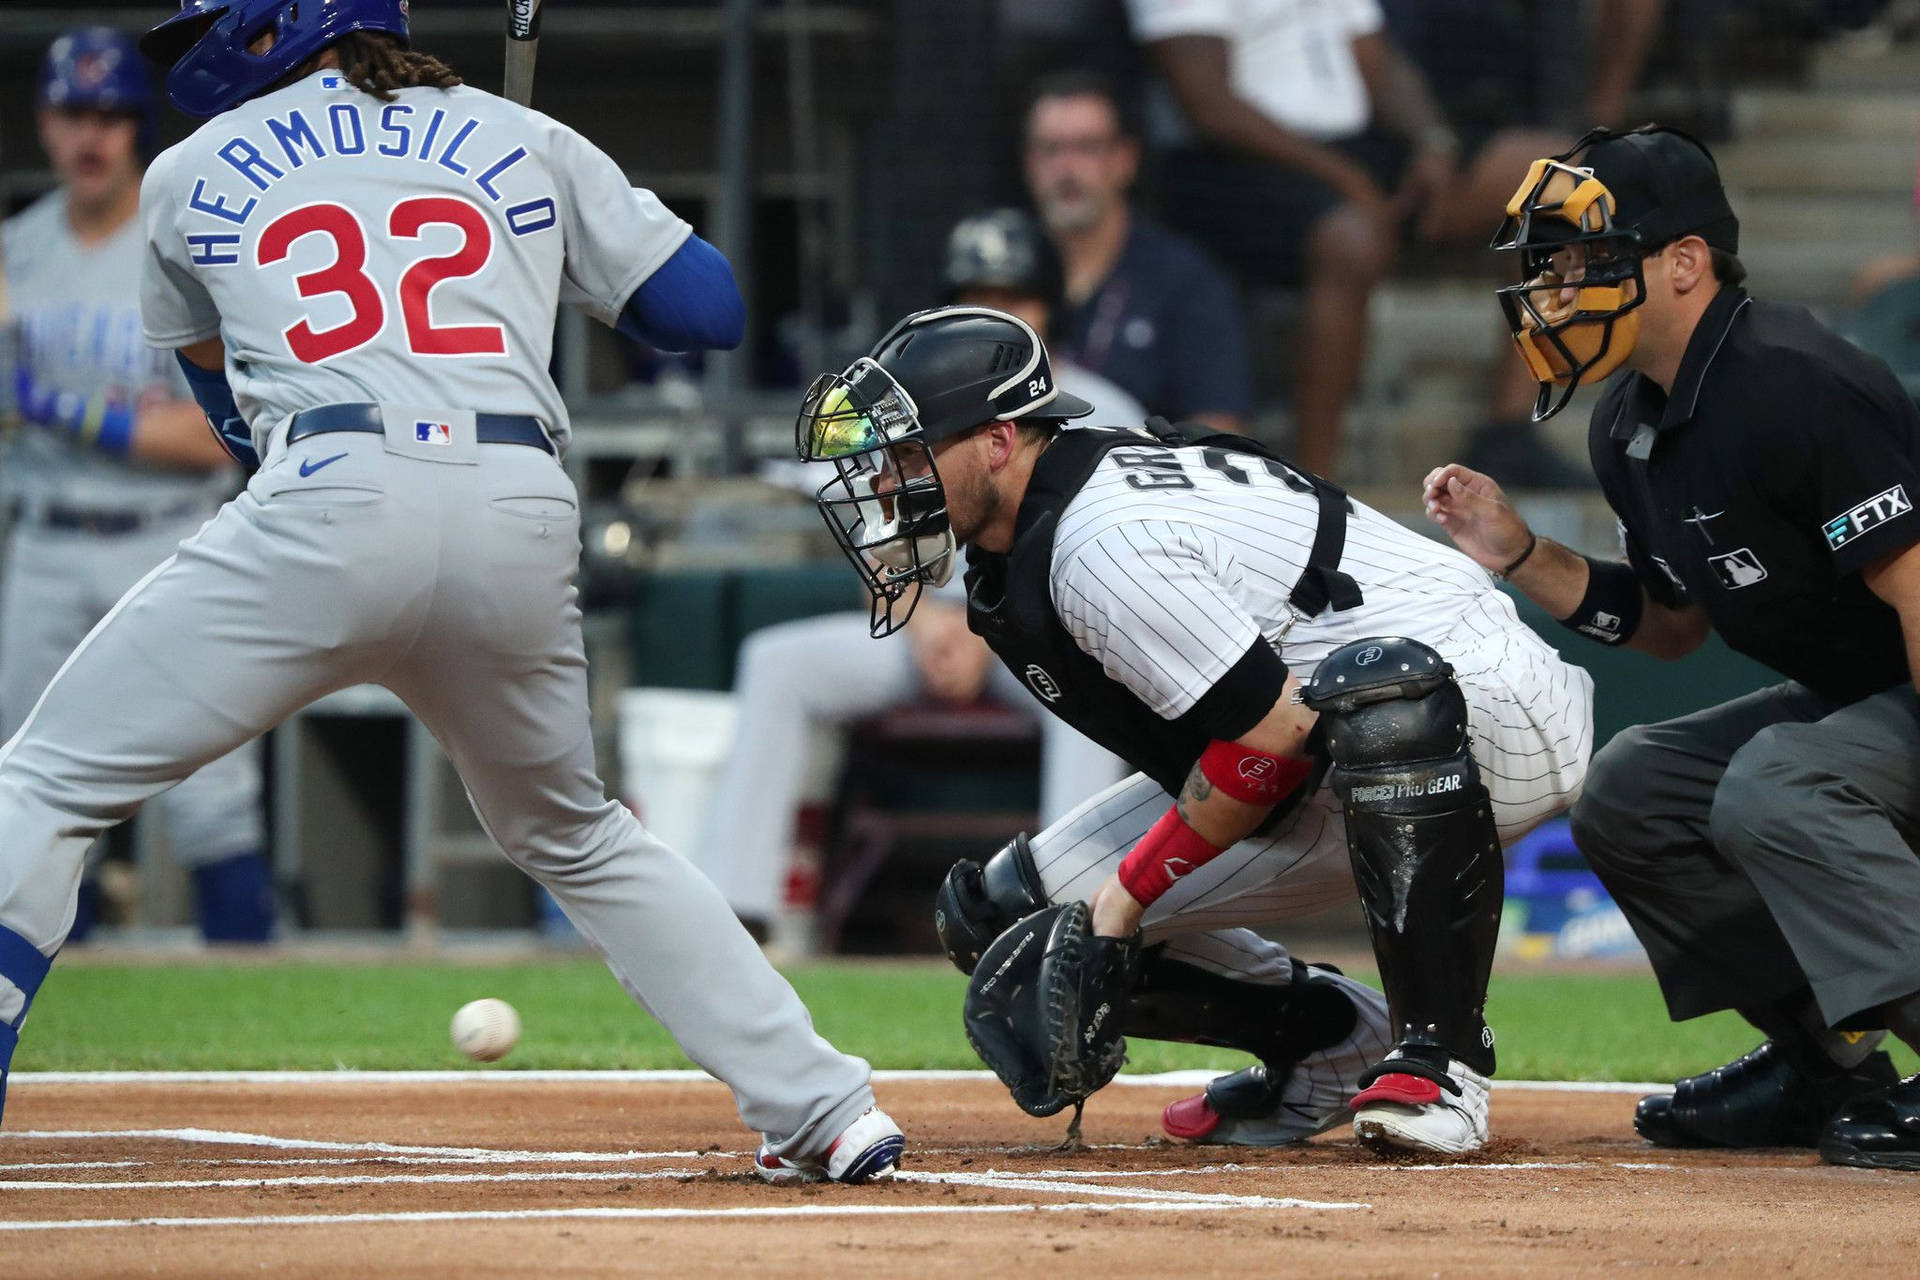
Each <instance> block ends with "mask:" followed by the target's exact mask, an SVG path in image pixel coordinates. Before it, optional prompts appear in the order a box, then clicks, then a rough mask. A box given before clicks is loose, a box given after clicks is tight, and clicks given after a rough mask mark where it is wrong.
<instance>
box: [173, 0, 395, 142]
mask: <svg viewBox="0 0 1920 1280" xmlns="http://www.w3.org/2000/svg"><path fill="white" fill-rule="evenodd" d="M269 31H271V32H272V33H273V47H272V48H270V49H268V50H267V51H266V52H264V53H257V54H256V53H249V52H248V51H247V47H248V46H249V45H251V44H252V43H253V42H254V41H256V40H258V39H259V38H260V37H261V36H263V35H265V34H266V33H268V32H269ZM352 31H384V32H386V33H387V34H388V35H393V36H398V37H399V38H400V39H401V40H405V39H406V38H407V0H180V12H179V13H177V14H175V15H174V16H173V17H171V18H168V19H167V20H166V21H165V22H163V23H161V24H160V25H159V26H157V27H155V28H154V29H153V30H151V31H149V32H147V34H146V35H144V36H142V37H141V38H140V51H141V52H142V53H144V54H146V55H147V57H149V58H151V59H153V60H154V61H155V62H157V63H159V64H160V65H161V66H163V67H166V68H167V97H169V98H171V99H172V100H173V105H174V106H176V107H178V108H180V109H181V110H182V111H184V112H186V113H187V114H188V115H191V116H217V115H219V114H220V113H221V112H222V111H226V110H229V109H230V108H232V107H236V106H238V105H239V104H240V103H242V102H245V101H246V100H247V99H248V98H251V97H254V96H255V95H257V94H260V93H263V92H265V91H266V90H267V89H269V88H271V87H272V86H273V85H275V84H277V83H279V82H280V81H281V80H282V79H284V78H285V77H286V76H287V75H288V74H289V73H291V72H292V71H293V70H294V68H296V67H298V66H299V65H300V64H301V63H303V62H305V61H306V60H307V59H308V58H311V57H313V56H314V55H315V54H317V53H319V52H320V51H321V50H322V49H324V48H326V47H327V46H328V45H330V44H332V43H333V42H334V41H336V40H338V39H339V38H340V37H341V36H344V35H346V34H347V33H348V32H352Z"/></svg>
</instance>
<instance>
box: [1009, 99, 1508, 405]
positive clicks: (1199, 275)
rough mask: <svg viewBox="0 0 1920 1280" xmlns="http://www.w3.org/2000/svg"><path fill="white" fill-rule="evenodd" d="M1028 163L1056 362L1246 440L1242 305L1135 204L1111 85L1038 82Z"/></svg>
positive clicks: (1206, 263)
mask: <svg viewBox="0 0 1920 1280" xmlns="http://www.w3.org/2000/svg"><path fill="white" fill-rule="evenodd" d="M1022 158H1023V163H1024V165H1025V169H1026V177H1027V189H1028V191H1029V192H1030V193H1031V195H1032V197H1033V203H1034V207H1035V209H1037V210H1038V212H1039V215H1040V221H1041V223H1042V225H1044V226H1045V228H1046V232H1047V236H1048V238H1049V239H1050V240H1051V241H1052V243H1053V246H1054V248H1055V250H1056V251H1057V252H1058V254H1059V257H1060V260H1061V263H1062V266H1063V269H1064V293H1063V305H1062V306H1061V308H1060V310H1059V312H1058V314H1057V315H1055V317H1054V325H1053V330H1052V333H1051V336H1050V339H1049V345H1050V348H1051V350H1052V352H1053V355H1054V358H1055V360H1056V361H1058V360H1061V359H1063V358H1064V359H1065V360H1067V361H1071V362H1072V363H1074V364H1076V365H1078V366H1079V367H1080V368H1082V369H1084V370H1087V371H1091V372H1093V373H1098V374H1100V375H1102V376H1103V377H1106V378H1108V379H1110V380H1111V381H1113V382H1115V383H1117V384H1118V385H1119V386H1121V387H1122V388H1124V389H1125V390H1126V391H1127V392H1128V393H1129V394H1131V395H1132V396H1133V397H1134V398H1135V399H1136V400H1138V401H1139V402H1140V403H1141V404H1143V405H1145V406H1146V408H1147V411H1148V412H1150V413H1155V414H1159V415H1161V416H1163V417H1166V418H1169V419H1172V420H1173V421H1176V422H1201V423H1204V424H1206V425H1207V426H1209V427H1211V428H1213V429H1214V430H1217V431H1244V430H1245V429H1246V423H1247V418H1248V416H1249V413H1250V412H1251V409H1252V400H1253V392H1252V385H1251V380H1250V377H1249V374H1248V368H1247V339H1246V331H1245V327H1244V320H1243V316H1242V312H1241V309H1240V302H1239V299H1238V297H1237V296H1236V295H1235V293H1234V288H1233V284H1232V282H1231V281H1229V280H1228V278H1227V276H1226V274H1225V273H1224V272H1222V271H1221V269H1220V267H1219V266H1218V265H1217V264H1215V263H1214V261H1213V260H1212V259H1211V258H1209V257H1208V256H1207V254H1206V253H1205V251H1203V250H1202V249H1201V248H1200V247H1199V246H1198V245H1195V244H1194V243H1193V242H1192V241H1190V240H1188V239H1186V238H1185V237H1183V236H1180V235H1176V234H1174V233H1173V232H1171V231H1168V230H1167V229H1166V228H1164V227H1162V226H1159V225H1158V224H1157V223H1155V222H1153V221H1152V220H1151V219H1149V218H1146V217H1144V216H1142V215H1141V213H1140V212H1139V211H1138V210H1137V209H1135V208H1134V207H1133V205H1132V203H1131V201H1130V200H1129V199H1128V191H1129V190H1130V189H1131V187H1132V186H1133V182H1134V178H1135V176H1136V175H1137V174H1138V172H1139V168H1140V144H1139V142H1138V141H1137V140H1136V139H1135V138H1134V136H1133V135H1132V133H1131V132H1130V131H1129V129H1128V128H1127V124H1126V120H1125V117H1124V115H1123V113H1122V110H1121V106H1120V101H1119V98H1118V97H1117V96H1116V95H1115V93H1114V90H1113V89H1112V87H1111V86H1110V84H1109V83H1108V82H1107V81H1106V80H1104V79H1103V78H1102V77H1100V76H1098V75H1095V74H1092V73H1090V72H1061V73H1058V74H1055V75H1052V76H1048V77H1046V78H1044V79H1042V80H1040V81H1038V82H1037V83H1036V84H1035V86H1034V89H1033V92H1032V95H1031V100H1030V105H1029V106H1028V109H1027V119H1026V136H1025V140H1024V144H1023V157H1022ZM1509 185H1511V184H1509ZM1042 332H1046V331H1045V330H1042ZM1062 385H1065V384H1064V382H1063V384H1062ZM1094 404H1095V407H1096V408H1098V407H1100V405H1099V401H1098V400H1097V399H1096V400H1094ZM1102 421H1104V419H1102ZM1127 425H1136V424H1135V423H1128V424H1127Z"/></svg>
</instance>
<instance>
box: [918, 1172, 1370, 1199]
mask: <svg viewBox="0 0 1920 1280" xmlns="http://www.w3.org/2000/svg"><path fill="white" fill-rule="evenodd" d="M893 1176H894V1180H895V1181H898V1182H921V1183H929V1184H933V1185H936V1186H938V1185H945V1186H955V1187H978V1188H981V1189H984V1190H992V1191H1034V1192H1040V1193H1042V1194H1046V1195H1081V1196H1102V1197H1111V1198H1113V1199H1116V1200H1143V1201H1144V1200H1154V1201H1160V1202H1164V1203H1166V1204H1202V1203H1207V1204H1213V1203H1221V1204H1232V1205H1238V1206H1240V1207H1242V1208H1247V1209H1368V1208H1371V1207H1372V1206H1371V1205H1367V1204H1362V1203H1359V1202H1354V1201H1320V1200H1300V1199H1296V1198H1294V1197H1292V1196H1247V1195H1237V1194H1234V1193H1232V1192H1226V1191H1171V1190H1167V1189H1164V1188H1142V1187H1103V1186H1100V1185H1099V1184H1098V1183H1092V1182H1070V1181H1066V1180H1061V1179H1051V1178H1034V1177H1029V1176H1027V1175H1025V1174H1005V1173H999V1174H996V1173H921V1172H919V1171H917V1170H910V1169H903V1170H901V1171H900V1172H898V1173H896V1174H894V1175H893Z"/></svg>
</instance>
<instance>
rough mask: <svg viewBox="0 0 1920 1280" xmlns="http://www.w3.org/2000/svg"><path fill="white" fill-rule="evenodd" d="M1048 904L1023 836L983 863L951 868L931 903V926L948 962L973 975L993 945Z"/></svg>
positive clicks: (964, 861) (967, 862)
mask: <svg viewBox="0 0 1920 1280" xmlns="http://www.w3.org/2000/svg"><path fill="white" fill-rule="evenodd" d="M1046 905H1047V890H1046V887H1045V886H1044V885H1042V884H1041V883H1040V872H1039V869H1038V868H1036V867H1035V866H1034V864H1033V851H1032V850H1031V849H1030V848H1028V846H1027V833H1026V832H1024V831H1022V832H1020V833H1019V834H1018V835H1016V836H1014V838H1013V839H1012V840H1009V841H1008V842H1007V843H1006V845H1005V846H1003V847H1002V848H1001V850H1000V851H999V852H998V853H996V854H994V855H993V856H992V857H991V858H988V859H987V860H986V862H985V863H984V864H982V863H978V862H975V861H973V860H972V859H971V858H965V859H962V860H961V861H959V862H956V863H954V864H953V869H952V870H950V871H948V872H947V878H946V880H945V881H944V882H943V883H942V884H941V885H940V891H939V893H938V894H936V895H935V896H934V900H933V927H934V928H935V929H937V930H938V931H939V933H940V945H941V946H942V947H943V948H944V949H945V950H946V953H947V959H949V960H951V961H953V964H954V967H955V968H957V969H959V970H960V972H962V973H972V972H973V970H974V966H976V965H978V964H979V963H980V957H981V955H982V954H983V953H985V951H986V949H987V948H988V947H990V946H992V945H993V943H994V940H995V939H997V938H998V937H999V936H1000V935H1001V934H1003V933H1005V932H1006V931H1007V930H1008V929H1010V928H1012V927H1013V926H1014V924H1015V923H1017V922H1018V921H1020V920H1023V919H1025V918H1026V917H1027V916H1030V915H1032V914H1033V913H1034V912H1036V911H1039V910H1041V909H1042V908H1044V907H1045V906H1046Z"/></svg>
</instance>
